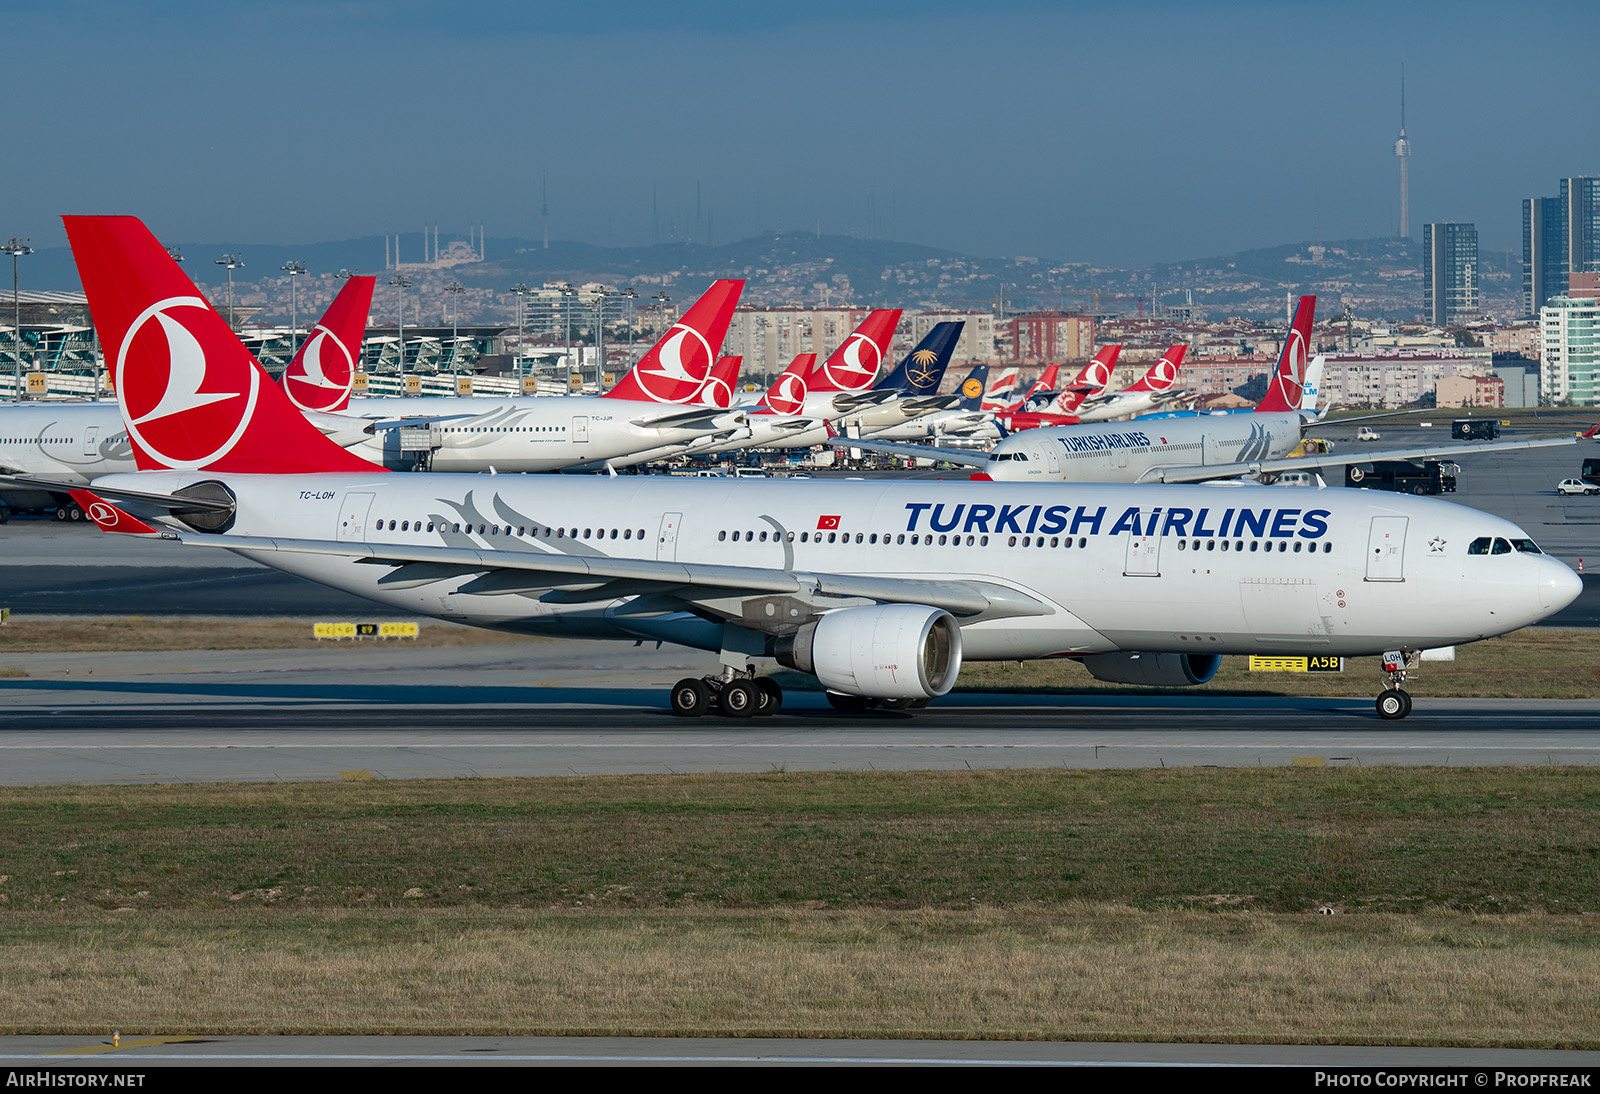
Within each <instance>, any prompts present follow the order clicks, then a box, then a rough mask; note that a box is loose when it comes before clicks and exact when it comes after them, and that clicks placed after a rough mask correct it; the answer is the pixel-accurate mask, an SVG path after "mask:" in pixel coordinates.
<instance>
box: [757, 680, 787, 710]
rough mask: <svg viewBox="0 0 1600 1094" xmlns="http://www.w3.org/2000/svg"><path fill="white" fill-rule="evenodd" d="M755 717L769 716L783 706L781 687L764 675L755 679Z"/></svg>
mask: <svg viewBox="0 0 1600 1094" xmlns="http://www.w3.org/2000/svg"><path fill="white" fill-rule="evenodd" d="M756 699H757V703H756V717H757V718H770V717H772V716H773V715H774V714H776V713H778V711H779V710H781V709H782V708H783V688H781V687H779V686H778V685H777V684H776V683H774V682H773V681H771V680H769V679H768V678H767V677H765V676H761V677H757V679H756Z"/></svg>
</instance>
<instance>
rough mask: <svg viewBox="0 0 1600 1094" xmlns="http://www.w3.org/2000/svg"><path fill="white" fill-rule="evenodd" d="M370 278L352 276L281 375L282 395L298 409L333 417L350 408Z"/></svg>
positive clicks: (368, 303)
mask: <svg viewBox="0 0 1600 1094" xmlns="http://www.w3.org/2000/svg"><path fill="white" fill-rule="evenodd" d="M377 283H378V279H377V278H376V277H360V276H356V277H352V278H350V279H349V280H347V281H346V282H345V283H344V288H342V289H340V290H339V295H338V296H336V297H334V298H333V303H332V304H329V305H328V311H327V313H326V314H325V315H323V317H322V322H320V323H318V324H317V325H316V327H315V329H313V330H312V332H311V337H309V338H307V339H306V341H305V344H304V345H303V346H301V347H300V351H299V352H298V353H296V354H295V355H294V360H293V361H290V362H289V367H288V368H286V369H284V370H283V391H284V394H286V395H288V396H289V401H290V402H292V403H293V404H294V405H295V406H297V407H299V408H300V409H301V410H311V411H321V412H323V413H337V412H338V411H341V410H347V409H349V406H350V389H351V388H352V387H354V386H355V382H356V364H357V362H358V361H359V359H360V357H361V339H362V338H363V337H365V336H366V333H367V313H368V312H370V311H371V309H372V287H373V286H374V285H376V284H377Z"/></svg>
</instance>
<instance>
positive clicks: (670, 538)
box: [656, 513, 683, 562]
mask: <svg viewBox="0 0 1600 1094" xmlns="http://www.w3.org/2000/svg"><path fill="white" fill-rule="evenodd" d="M682 523H683V514H682V513H666V514H664V515H663V516H662V518H661V533H660V535H659V536H658V537H657V538H656V558H658V559H662V560H664V561H667V562H676V561H677V558H678V525H680V524H682Z"/></svg>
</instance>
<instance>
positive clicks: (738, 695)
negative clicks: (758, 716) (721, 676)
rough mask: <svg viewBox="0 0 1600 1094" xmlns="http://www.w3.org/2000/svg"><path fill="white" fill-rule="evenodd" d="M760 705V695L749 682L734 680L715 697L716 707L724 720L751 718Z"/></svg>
mask: <svg viewBox="0 0 1600 1094" xmlns="http://www.w3.org/2000/svg"><path fill="white" fill-rule="evenodd" d="M760 705H761V693H760V692H759V691H758V690H757V689H756V686H755V684H753V683H751V682H750V681H749V680H734V681H732V682H730V683H728V684H726V685H725V686H724V687H723V689H722V694H721V695H719V696H717V707H718V709H719V710H720V712H721V714H722V716H723V717H725V718H753V717H755V713H756V709H757V707H759V706H760Z"/></svg>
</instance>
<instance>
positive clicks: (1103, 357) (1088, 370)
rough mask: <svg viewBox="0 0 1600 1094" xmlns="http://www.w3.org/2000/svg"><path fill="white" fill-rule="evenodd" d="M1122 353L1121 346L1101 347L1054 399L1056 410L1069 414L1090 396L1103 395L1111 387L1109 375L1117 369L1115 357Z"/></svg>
mask: <svg viewBox="0 0 1600 1094" xmlns="http://www.w3.org/2000/svg"><path fill="white" fill-rule="evenodd" d="M1121 353H1122V346H1120V345H1116V344H1113V345H1109V346H1101V347H1100V352H1099V353H1096V354H1095V355H1094V359H1093V360H1092V361H1090V362H1089V363H1088V364H1087V365H1084V366H1083V371H1082V372H1080V373H1078V375H1077V376H1076V377H1075V378H1074V379H1073V381H1072V383H1070V384H1068V385H1067V386H1066V389H1065V390H1064V391H1062V392H1061V394H1060V396H1059V397H1058V398H1057V399H1056V409H1057V410H1058V411H1060V412H1061V413H1063V414H1071V413H1073V412H1074V411H1076V410H1077V409H1078V407H1080V406H1082V405H1083V401H1084V400H1085V399H1087V398H1089V397H1090V396H1091V395H1103V394H1105V390H1106V388H1108V387H1110V386H1111V375H1112V373H1113V372H1115V371H1116V368H1117V357H1118V356H1120V355H1121Z"/></svg>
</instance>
